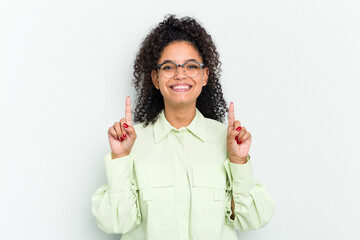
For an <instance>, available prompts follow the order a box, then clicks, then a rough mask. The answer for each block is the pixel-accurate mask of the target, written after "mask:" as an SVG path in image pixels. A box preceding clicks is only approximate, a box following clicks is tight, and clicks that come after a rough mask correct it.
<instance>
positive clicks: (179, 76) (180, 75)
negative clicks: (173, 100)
mask: <svg viewBox="0 0 360 240" xmlns="http://www.w3.org/2000/svg"><path fill="white" fill-rule="evenodd" d="M180 68H181V70H180ZM174 77H175V79H183V78H186V74H185V69H184V67H183V66H179V67H178V68H177V70H176V73H175V76H174Z"/></svg>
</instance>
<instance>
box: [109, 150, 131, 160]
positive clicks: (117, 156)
mask: <svg viewBox="0 0 360 240" xmlns="http://www.w3.org/2000/svg"><path fill="white" fill-rule="evenodd" d="M127 155H129V154H126V153H123V154H114V153H113V152H111V159H116V158H121V157H125V156H127Z"/></svg>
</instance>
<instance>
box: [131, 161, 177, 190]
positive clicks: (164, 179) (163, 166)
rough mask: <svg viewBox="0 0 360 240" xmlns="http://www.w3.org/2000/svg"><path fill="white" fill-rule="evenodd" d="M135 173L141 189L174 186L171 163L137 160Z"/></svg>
mask: <svg viewBox="0 0 360 240" xmlns="http://www.w3.org/2000/svg"><path fill="white" fill-rule="evenodd" d="M135 173H136V178H137V182H138V186H139V189H143V188H151V187H170V186H173V174H172V164H171V163H142V162H135Z"/></svg>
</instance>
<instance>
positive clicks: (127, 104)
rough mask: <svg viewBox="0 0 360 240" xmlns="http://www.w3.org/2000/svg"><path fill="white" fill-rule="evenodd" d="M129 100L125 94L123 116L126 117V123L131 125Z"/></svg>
mask: <svg viewBox="0 0 360 240" xmlns="http://www.w3.org/2000/svg"><path fill="white" fill-rule="evenodd" d="M131 117H132V116H131V101H130V97H129V96H127V97H126V100H125V118H126V123H127V124H128V125H130V126H132V120H131V119H132V118H131Z"/></svg>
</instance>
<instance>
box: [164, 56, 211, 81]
mask: <svg viewBox="0 0 360 240" xmlns="http://www.w3.org/2000/svg"><path fill="white" fill-rule="evenodd" d="M179 67H182V68H183V69H184V72H185V75H186V76H188V77H190V78H193V77H196V76H197V75H199V73H200V69H202V68H204V67H205V65H204V64H203V63H199V62H197V61H195V60H189V61H187V62H185V63H184V64H176V63H174V62H171V61H165V62H164V63H162V64H159V65H157V68H158V69H159V70H160V71H161V73H162V74H163V76H164V77H166V78H172V77H174V76H175V75H176V74H177V73H178V68H179Z"/></svg>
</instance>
